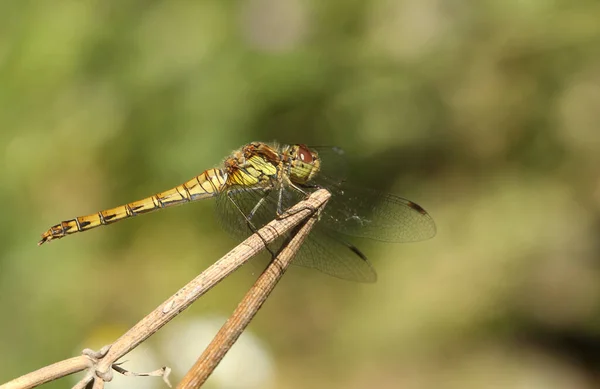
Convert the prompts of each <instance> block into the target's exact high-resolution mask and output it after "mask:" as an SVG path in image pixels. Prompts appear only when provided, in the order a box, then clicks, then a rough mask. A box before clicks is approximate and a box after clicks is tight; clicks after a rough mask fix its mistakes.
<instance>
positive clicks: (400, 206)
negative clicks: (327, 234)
mask: <svg viewBox="0 0 600 389" xmlns="http://www.w3.org/2000/svg"><path fill="white" fill-rule="evenodd" d="M329 189H330V191H331V192H332V197H331V200H330V202H329V203H330V204H331V206H328V207H327V208H326V209H325V212H324V214H323V216H322V220H323V224H324V226H325V227H327V228H331V229H332V230H335V231H337V232H339V233H342V234H344V235H350V236H356V237H361V238H370V239H374V240H380V241H385V242H415V241H420V240H425V239H429V238H431V237H433V236H434V235H435V232H436V228H435V222H434V221H433V219H432V218H431V216H430V215H429V214H428V213H427V212H426V211H425V210H424V209H423V208H421V206H419V205H418V204H416V203H413V202H412V201H410V200H406V199H404V198H402V197H399V196H396V195H393V194H387V193H380V192H377V191H373V190H369V189H359V188H353V187H330V188H329ZM328 205H329V204H328Z"/></svg>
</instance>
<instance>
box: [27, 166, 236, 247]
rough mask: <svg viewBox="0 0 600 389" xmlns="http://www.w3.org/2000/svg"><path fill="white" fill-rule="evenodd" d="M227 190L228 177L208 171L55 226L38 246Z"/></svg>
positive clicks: (43, 236) (45, 233)
mask: <svg viewBox="0 0 600 389" xmlns="http://www.w3.org/2000/svg"><path fill="white" fill-rule="evenodd" d="M226 186H227V174H226V173H225V172H224V171H223V170H221V169H209V170H206V171H205V172H204V173H202V174H200V175H199V176H196V177H194V178H192V179H191V180H189V181H187V182H185V183H183V184H181V185H179V186H176V187H175V188H172V189H169V190H167V191H164V192H161V193H158V194H156V195H154V196H150V197H147V198H145V199H142V200H138V201H134V202H132V203H128V204H125V205H121V206H119V207H116V208H112V209H107V210H105V211H100V212H98V213H94V214H91V215H87V216H80V217H77V218H75V219H71V220H66V221H63V222H61V223H59V224H56V225H54V226H52V227H50V228H49V229H48V231H46V232H44V233H43V234H42V239H41V240H40V241H39V242H38V245H41V244H43V243H45V242H48V241H51V240H53V239H60V238H62V237H64V236H67V235H70V234H74V233H76V232H83V231H87V230H89V229H92V228H95V227H98V226H101V225H105V224H110V223H114V222H117V221H119V220H123V219H127V218H129V217H132V216H137V215H140V214H143V213H148V212H152V211H155V210H157V209H161V208H166V207H170V206H173V205H178V204H182V203H186V202H190V201H195V200H200V199H205V198H209V197H214V196H216V195H217V194H219V193H220V192H221V191H223V190H224V189H225V187H226Z"/></svg>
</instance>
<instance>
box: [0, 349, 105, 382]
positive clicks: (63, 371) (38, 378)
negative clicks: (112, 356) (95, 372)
mask: <svg viewBox="0 0 600 389" xmlns="http://www.w3.org/2000/svg"><path fill="white" fill-rule="evenodd" d="M93 365H94V361H92V360H91V359H90V358H88V357H86V356H85V355H80V356H78V357H74V358H69V359H65V360H64V361H60V362H56V363H53V364H52V365H48V366H46V367H42V368H41V369H38V370H36V371H33V372H31V373H29V374H26V375H24V376H21V377H19V378H16V379H14V380H12V381H10V382H7V383H6V384H4V385H2V386H0V388H1V389H25V388H27V389H28V388H35V387H36V386H38V385H41V384H45V383H46V382H50V381H54V380H56V379H58V378H62V377H64V376H67V375H69V374H73V373H79V372H80V371H84V370H86V369H89V368H90V367H92V366H93Z"/></svg>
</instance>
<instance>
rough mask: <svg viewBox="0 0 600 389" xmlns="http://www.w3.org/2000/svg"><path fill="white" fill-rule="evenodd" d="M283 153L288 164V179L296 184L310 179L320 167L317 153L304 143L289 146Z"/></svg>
mask: <svg viewBox="0 0 600 389" xmlns="http://www.w3.org/2000/svg"><path fill="white" fill-rule="evenodd" d="M284 155H285V156H286V157H287V158H286V159H288V163H289V166H290V179H291V180H292V182H294V183H297V184H305V183H307V182H308V181H310V180H311V179H312V178H313V177H314V176H315V174H317V173H318V172H319V170H320V169H321V159H320V158H319V154H318V153H317V152H316V151H314V150H311V149H310V148H308V146H306V145H302V144H298V145H293V146H290V147H289V148H288V149H287V150H286V151H285V152H284Z"/></svg>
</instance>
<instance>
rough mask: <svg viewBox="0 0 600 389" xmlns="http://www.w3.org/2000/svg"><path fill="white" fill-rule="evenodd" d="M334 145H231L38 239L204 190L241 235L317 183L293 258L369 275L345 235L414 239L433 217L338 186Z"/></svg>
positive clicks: (339, 272)
mask: <svg viewBox="0 0 600 389" xmlns="http://www.w3.org/2000/svg"><path fill="white" fill-rule="evenodd" d="M343 165H344V161H343V151H341V150H340V149H338V148H329V149H326V148H323V149H321V148H309V147H307V146H305V145H302V144H297V145H291V146H287V145H282V146H278V145H270V144H266V143H262V142H253V143H250V144H247V145H245V146H244V147H242V148H241V149H239V150H237V151H235V152H233V153H232V154H231V156H229V157H228V158H226V159H225V161H224V163H223V166H222V167H221V168H213V169H209V170H206V171H204V172H203V173H202V174H200V175H199V176H197V177H194V178H192V179H191V180H189V181H187V182H185V183H183V184H181V185H179V186H176V187H175V188H172V189H170V190H167V191H165V192H161V193H158V194H156V195H154V196H151V197H147V198H145V199H143V200H138V201H134V202H132V203H129V204H125V205H122V206H120V207H116V208H112V209H108V210H105V211H100V212H98V213H94V214H91V215H88V216H80V217H77V218H75V219H71V220H66V221H63V222H61V223H60V224H57V225H55V226H52V227H51V228H50V229H48V230H47V231H46V232H44V233H43V234H42V239H41V240H40V241H39V243H38V244H39V245H41V244H43V243H45V242H49V241H52V240H54V239H60V238H62V237H64V236H67V235H70V234H74V233H76V232H82V231H87V230H89V229H92V228H95V227H98V226H101V225H106V224H111V223H114V222H116V221H119V220H123V219H126V218H129V217H132V216H137V215H140V214H143V213H148V212H152V211H155V210H157V209H160V208H166V207H170V206H172V205H178V204H182V203H186V202H191V201H195V200H200V199H205V198H209V197H216V198H217V212H218V219H219V222H220V223H221V224H222V225H223V227H224V228H225V229H226V230H227V231H229V232H230V233H232V234H234V235H235V236H237V237H239V238H245V237H247V236H249V235H251V234H252V233H253V231H257V230H258V229H259V228H261V227H262V226H264V225H265V224H267V223H268V222H269V221H271V220H273V219H274V218H275V217H277V216H280V215H282V213H283V212H284V211H285V210H286V209H287V208H289V207H291V206H292V205H294V204H296V203H297V202H299V201H300V200H303V199H304V198H305V197H306V196H307V194H309V193H311V192H313V191H315V190H317V189H319V188H325V189H327V190H329V191H330V192H331V194H332V196H331V199H330V201H329V202H328V204H327V205H326V206H325V208H324V210H323V212H322V213H321V215H320V219H319V222H318V223H317V224H316V225H315V228H314V230H313V232H311V234H310V235H309V237H308V239H307V240H306V241H305V242H304V244H303V245H302V247H301V249H300V251H299V253H298V255H297V257H296V258H295V259H294V262H293V263H294V264H297V265H302V266H307V267H312V268H316V269H318V270H321V271H322V272H324V273H327V274H330V275H333V276H336V277H339V278H343V279H349V280H354V281H362V282H374V281H375V280H376V279H377V274H376V273H375V270H374V269H373V267H372V266H371V264H370V262H369V261H368V260H367V258H366V256H365V255H364V254H363V253H362V252H361V251H360V250H359V249H358V248H356V247H355V246H354V245H352V244H351V243H349V242H348V240H347V238H348V237H360V238H371V239H375V240H380V241H386V242H414V241H419V240H424V239H428V238H431V237H433V236H434V235H435V223H434V222H433V219H432V218H431V216H429V214H428V213H427V212H426V211H425V210H424V209H423V208H421V207H420V206H419V205H417V204H415V203H413V202H411V201H409V200H406V199H403V198H401V197H398V196H395V195H392V194H384V193H380V192H376V191H373V190H369V189H360V188H353V187H346V185H344V179H343V177H340V176H343V174H341V175H340V174H339V173H340V172H339V168H340V167H341V166H343Z"/></svg>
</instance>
